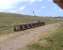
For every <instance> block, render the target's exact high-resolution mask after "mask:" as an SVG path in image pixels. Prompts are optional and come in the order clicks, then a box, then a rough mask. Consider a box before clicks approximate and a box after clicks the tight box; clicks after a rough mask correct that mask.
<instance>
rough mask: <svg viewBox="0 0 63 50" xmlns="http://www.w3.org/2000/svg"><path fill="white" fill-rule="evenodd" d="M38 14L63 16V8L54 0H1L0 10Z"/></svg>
mask: <svg viewBox="0 0 63 50" xmlns="http://www.w3.org/2000/svg"><path fill="white" fill-rule="evenodd" d="M33 10H34V11H35V14H36V15H38V16H63V10H62V9H61V8H59V7H58V6H57V5H56V4H54V3H53V2H52V0H0V12H12V13H19V14H26V15H33Z"/></svg>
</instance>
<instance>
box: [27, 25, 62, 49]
mask: <svg viewBox="0 0 63 50" xmlns="http://www.w3.org/2000/svg"><path fill="white" fill-rule="evenodd" d="M27 50H63V27H62V26H61V27H60V29H58V30H56V31H55V32H53V35H50V36H48V37H47V38H44V39H42V40H39V41H38V42H37V43H34V44H32V45H29V46H28V48H27Z"/></svg>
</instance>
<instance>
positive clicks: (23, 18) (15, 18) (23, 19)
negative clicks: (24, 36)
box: [0, 13, 62, 35]
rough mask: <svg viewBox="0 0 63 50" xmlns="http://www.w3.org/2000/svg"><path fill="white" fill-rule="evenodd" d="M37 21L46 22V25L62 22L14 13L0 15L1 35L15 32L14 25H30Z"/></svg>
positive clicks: (50, 18)
mask: <svg viewBox="0 0 63 50" xmlns="http://www.w3.org/2000/svg"><path fill="white" fill-rule="evenodd" d="M35 20H40V21H44V22H45V23H46V24H49V23H55V22H59V21H62V20H57V19H56V18H53V17H38V16H29V15H22V14H14V13H0V35H1V34H4V33H5V34H7V33H10V32H13V26H14V25H17V24H22V23H28V22H31V21H35Z"/></svg>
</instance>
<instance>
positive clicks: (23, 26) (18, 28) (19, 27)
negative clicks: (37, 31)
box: [14, 21, 45, 32]
mask: <svg viewBox="0 0 63 50" xmlns="http://www.w3.org/2000/svg"><path fill="white" fill-rule="evenodd" d="M43 25H45V22H40V21H34V22H32V23H28V24H21V25H15V26H14V31H15V32H16V31H24V30H27V29H31V28H35V27H39V26H43Z"/></svg>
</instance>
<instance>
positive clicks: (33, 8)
mask: <svg viewBox="0 0 63 50" xmlns="http://www.w3.org/2000/svg"><path fill="white" fill-rule="evenodd" d="M33 15H34V16H36V14H35V11H34V8H33Z"/></svg>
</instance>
